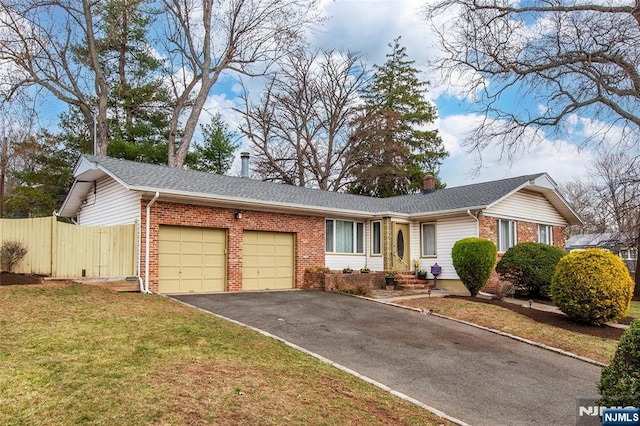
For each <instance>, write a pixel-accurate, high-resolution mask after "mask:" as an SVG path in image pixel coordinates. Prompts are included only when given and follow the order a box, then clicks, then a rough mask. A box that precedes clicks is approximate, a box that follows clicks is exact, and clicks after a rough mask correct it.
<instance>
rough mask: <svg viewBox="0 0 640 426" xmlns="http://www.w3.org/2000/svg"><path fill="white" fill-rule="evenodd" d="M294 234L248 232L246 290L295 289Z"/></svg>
mask: <svg viewBox="0 0 640 426" xmlns="http://www.w3.org/2000/svg"><path fill="white" fill-rule="evenodd" d="M294 252H295V251H294V234H290V233H285V232H261V231H244V233H243V237H242V264H243V267H242V289H243V290H279V289H289V288H293V287H294V282H295V274H294V271H295V260H294Z"/></svg>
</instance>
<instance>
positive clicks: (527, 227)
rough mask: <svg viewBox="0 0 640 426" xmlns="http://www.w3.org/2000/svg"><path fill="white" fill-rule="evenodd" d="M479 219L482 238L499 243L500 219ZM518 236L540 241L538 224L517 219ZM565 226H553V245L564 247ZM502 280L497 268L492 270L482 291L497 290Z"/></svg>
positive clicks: (520, 240)
mask: <svg viewBox="0 0 640 426" xmlns="http://www.w3.org/2000/svg"><path fill="white" fill-rule="evenodd" d="M478 220H479V236H480V238H486V239H487V240H489V241H493V243H495V244H496V246H497V243H498V219H497V218H495V217H491V216H480V217H479V218H478ZM516 226H517V230H516V237H517V242H518V243H526V242H537V241H538V224H537V223H533V222H527V221H521V220H518V221H516ZM564 230H565V227H564V226H553V227H552V233H553V245H554V246H556V247H560V248H562V249H564V246H565V242H566V239H565V238H566V237H565V232H564ZM502 255H503V253H498V259H497V261H500V259H501V258H502ZM499 281H500V279H499V276H498V274H497V272H496V271H495V270H493V272H491V275H490V276H489V280H488V281H487V284H486V285H485V286H484V287H483V289H482V291H486V292H488V293H492V292H493V291H495V289H496V286H497V285H498V282H499Z"/></svg>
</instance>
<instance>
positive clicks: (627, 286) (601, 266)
mask: <svg viewBox="0 0 640 426" xmlns="http://www.w3.org/2000/svg"><path fill="white" fill-rule="evenodd" d="M633 287H634V284H633V280H632V279H631V276H630V275H629V271H628V269H627V267H626V266H625V264H624V262H623V261H622V259H620V258H619V257H618V256H616V255H614V254H613V253H611V252H609V251H607V250H602V249H587V250H583V251H574V252H572V253H570V254H568V255H567V256H565V257H563V258H562V259H561V260H560V261H559V262H558V266H557V267H556V273H555V275H554V276H553V280H552V282H551V299H552V300H553V303H555V304H556V306H558V308H560V310H561V311H562V312H564V313H565V314H567V316H568V317H569V318H571V319H573V320H575V321H578V322H585V323H589V324H596V325H600V324H604V323H605V322H607V321H613V320H617V319H619V318H622V317H623V316H624V315H626V313H627V310H628V309H629V303H630V302H631V296H632V295H633Z"/></svg>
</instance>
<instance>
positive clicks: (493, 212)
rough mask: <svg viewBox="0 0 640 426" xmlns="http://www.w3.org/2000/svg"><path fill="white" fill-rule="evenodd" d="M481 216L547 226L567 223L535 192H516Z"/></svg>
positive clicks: (542, 196)
mask: <svg viewBox="0 0 640 426" xmlns="http://www.w3.org/2000/svg"><path fill="white" fill-rule="evenodd" d="M482 214H484V215H487V216H495V217H503V218H507V219H516V220H525V221H528V222H535V223H544V224H548V225H556V226H565V225H567V221H566V220H565V219H564V218H563V217H562V215H561V214H560V213H559V212H558V211H557V210H556V209H555V207H553V205H551V203H549V201H548V200H547V199H546V198H545V197H544V195H542V194H538V193H535V192H526V191H520V192H516V193H515V194H513V195H511V196H509V197H507V198H506V199H504V200H502V201H500V202H499V203H498V204H496V205H495V206H492V207H490V208H488V209H486V210H485V211H484V212H483V213H482Z"/></svg>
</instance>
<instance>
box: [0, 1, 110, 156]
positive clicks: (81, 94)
mask: <svg viewBox="0 0 640 426" xmlns="http://www.w3.org/2000/svg"><path fill="white" fill-rule="evenodd" d="M99 7H100V6H99V2H94V1H89V0H79V1H71V0H2V1H0V24H1V26H2V29H1V30H0V61H1V62H2V65H3V66H4V68H3V69H4V71H5V73H4V74H5V75H3V77H4V78H3V80H4V81H3V82H4V83H5V84H6V87H7V90H6V91H5V92H4V93H2V99H1V100H2V101H11V99H12V96H13V95H14V94H15V92H16V91H18V90H20V89H24V88H28V87H33V86H37V87H38V88H39V89H45V90H46V91H48V92H49V93H51V94H52V95H54V96H55V97H56V98H58V99H59V100H61V101H63V102H65V103H67V104H69V105H72V106H75V107H77V108H78V109H79V110H80V112H81V113H82V116H83V119H84V121H85V123H86V125H87V127H88V128H89V129H90V133H91V135H92V137H95V138H96V145H97V151H96V152H97V153H98V154H101V155H104V154H106V152H107V142H108V129H107V107H108V95H109V87H108V84H107V81H106V78H105V74H104V69H103V64H102V63H101V62H100V59H99V55H98V50H97V47H96V39H97V35H96V32H97V30H96V25H95V24H96V20H97V19H98V15H99V13H97V11H98V8H99ZM80 52H82V54H79V53H80ZM94 127H95V129H96V134H95V135H94Z"/></svg>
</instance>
